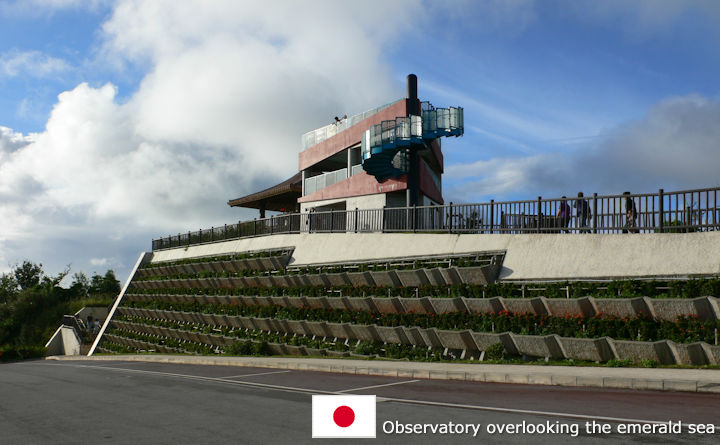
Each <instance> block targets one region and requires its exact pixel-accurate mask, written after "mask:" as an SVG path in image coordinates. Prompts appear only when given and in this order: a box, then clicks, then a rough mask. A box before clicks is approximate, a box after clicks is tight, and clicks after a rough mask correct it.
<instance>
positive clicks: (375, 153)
mask: <svg viewBox="0 0 720 445" xmlns="http://www.w3.org/2000/svg"><path fill="white" fill-rule="evenodd" d="M463 132H464V116H463V109H462V107H450V108H434V107H433V106H432V105H430V104H429V103H427V102H423V104H422V116H401V117H397V118H395V119H394V120H387V121H382V123H380V124H377V125H373V126H372V127H370V129H368V130H367V131H365V133H364V134H363V137H362V149H361V153H362V165H363V169H364V170H365V171H366V172H367V173H368V174H371V175H373V176H375V178H377V180H378V181H382V180H385V179H387V178H393V177H397V176H400V175H401V174H403V173H406V171H403V170H402V169H400V168H398V167H397V166H396V165H394V164H393V160H394V158H395V155H396V154H397V153H398V151H399V150H400V149H402V148H405V147H410V146H412V145H419V144H422V143H423V142H424V141H431V140H433V139H437V138H439V137H442V136H462V134H463ZM395 164H396V163H395Z"/></svg>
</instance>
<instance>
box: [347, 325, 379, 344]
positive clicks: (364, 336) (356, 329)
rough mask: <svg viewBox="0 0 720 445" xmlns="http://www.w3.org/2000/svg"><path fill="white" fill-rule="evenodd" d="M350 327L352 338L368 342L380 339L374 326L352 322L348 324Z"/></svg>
mask: <svg viewBox="0 0 720 445" xmlns="http://www.w3.org/2000/svg"><path fill="white" fill-rule="evenodd" d="M350 329H351V330H352V332H353V335H352V338H353V339H357V340H362V341H369V342H376V341H381V340H380V334H378V332H377V330H376V329H375V326H368V325H360V324H353V325H350Z"/></svg>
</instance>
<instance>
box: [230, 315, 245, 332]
mask: <svg viewBox="0 0 720 445" xmlns="http://www.w3.org/2000/svg"><path fill="white" fill-rule="evenodd" d="M227 321H228V326H230V327H231V328H233V329H242V328H244V327H245V326H243V324H242V322H241V320H240V317H237V316H230V317H227Z"/></svg>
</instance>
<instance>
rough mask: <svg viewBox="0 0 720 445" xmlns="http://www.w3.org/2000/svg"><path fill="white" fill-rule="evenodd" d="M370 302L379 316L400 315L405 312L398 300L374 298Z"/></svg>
mask: <svg viewBox="0 0 720 445" xmlns="http://www.w3.org/2000/svg"><path fill="white" fill-rule="evenodd" d="M372 301H373V303H374V304H375V307H376V308H377V309H378V311H379V312H380V313H381V314H402V313H403V312H405V308H404V307H403V305H402V303H400V299H399V298H383V297H379V298H378V297H376V298H373V299H372Z"/></svg>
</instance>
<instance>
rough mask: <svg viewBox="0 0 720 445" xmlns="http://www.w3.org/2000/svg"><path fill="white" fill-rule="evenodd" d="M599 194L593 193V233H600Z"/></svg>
mask: <svg viewBox="0 0 720 445" xmlns="http://www.w3.org/2000/svg"><path fill="white" fill-rule="evenodd" d="M597 222H598V214H597V193H593V233H598V223H597Z"/></svg>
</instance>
